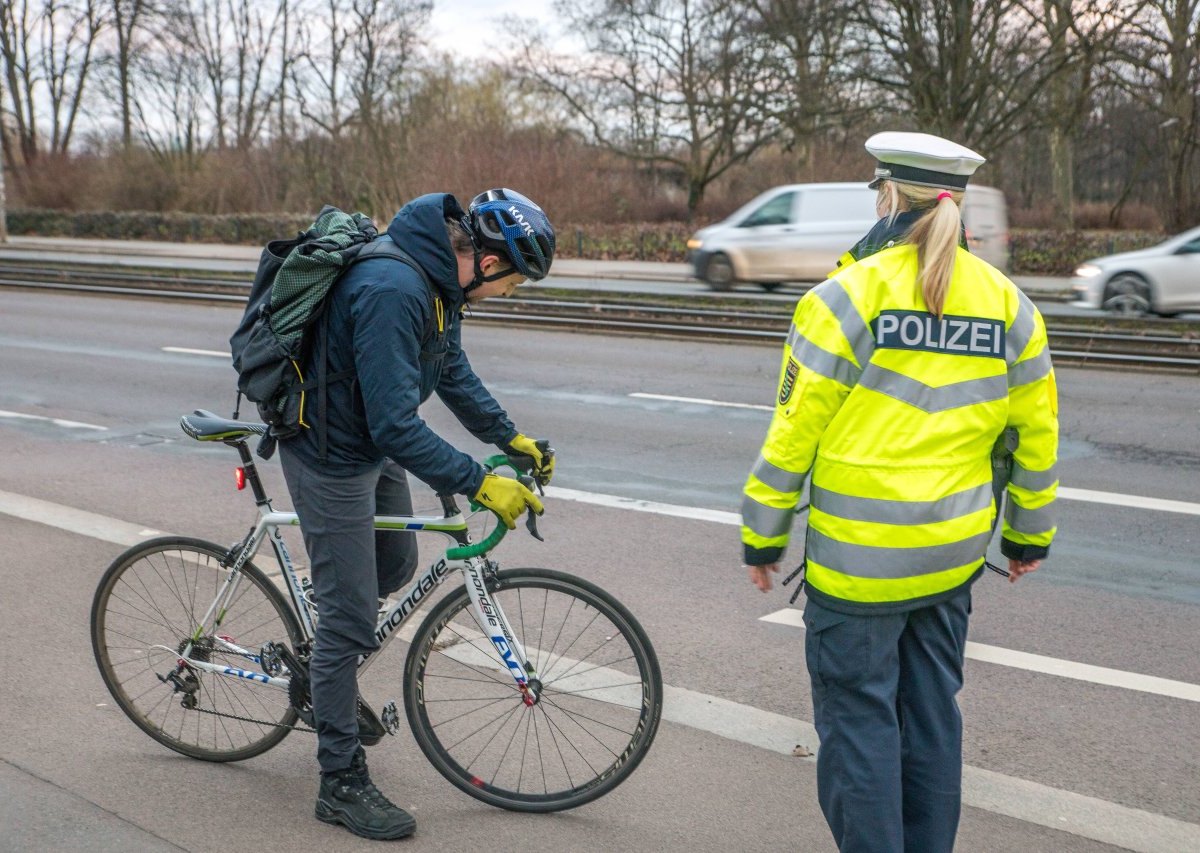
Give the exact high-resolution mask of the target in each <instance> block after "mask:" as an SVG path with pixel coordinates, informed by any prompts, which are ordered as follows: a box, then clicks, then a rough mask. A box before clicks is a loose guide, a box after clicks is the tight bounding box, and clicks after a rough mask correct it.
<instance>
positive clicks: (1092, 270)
mask: <svg viewBox="0 0 1200 853" xmlns="http://www.w3.org/2000/svg"><path fill="white" fill-rule="evenodd" d="M1100 272H1101V270H1100V267H1098V266H1096V265H1095V264H1081V265H1080V266H1078V267H1076V268H1075V275H1077V276H1078V277H1079V278H1091V277H1092V276H1096V275H1100Z"/></svg>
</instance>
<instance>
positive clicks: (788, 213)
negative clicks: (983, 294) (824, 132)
mask: <svg viewBox="0 0 1200 853" xmlns="http://www.w3.org/2000/svg"><path fill="white" fill-rule="evenodd" d="M875 196H876V192H875V190H872V189H868V188H867V185H866V184H865V183H840V184H788V185H786V186H782V187H775V188H774V189H771V190H767V191H766V192H765V193H763V194H762V195H760V196H758V197H757V198H755V199H754V200H753V201H751V202H750V203H749V204H746V205H744V206H742V207H741V208H739V209H738V210H737V211H735V212H734V213H733V215H731V216H730V217H729V218H727V219H725V220H723V221H721V222H718V223H716V224H714V225H710V226H708V227H707V228H702V229H700V230H699V231H697V232H696V234H695V235H694V236H693V237H692V239H690V240H688V250H689V259H690V260H691V262H692V266H693V269H694V271H695V275H696V277H697V278H699V279H701V280H702V281H704V282H706V283H707V284H708V286H709V287H711V288H712V289H713V290H729V289H730V288H731V287H733V286H734V285H736V284H739V283H742V282H752V283H755V284H758V285H759V286H761V287H762V288H763V289H765V290H774V289H775V288H776V287H778V286H779V285H780V284H782V283H783V282H785V281H822V280H824V279H825V277H826V276H827V275H828V274H829V273H830V272H831V271H832V270H833V269H834V268H835V267H837V261H838V258H840V257H841V256H842V255H843V254H844V253H845V252H846V251H847V250H848V249H849V248H850V247H851V246H853V245H854V244H855V243H857V242H858V241H859V239H860V238H862V237H863V235H865V234H866V233H867V232H868V231H869V230H871V227H872V226H873V225H874V224H875V223H876V221H878V217H877V216H876V215H875ZM963 221H964V224H965V225H966V229H967V245H968V247H969V248H970V250H971V252H972V253H974V254H976V255H978V256H979V257H981V258H983V260H985V261H987V262H988V263H990V264H991V265H992V266H994V267H996V268H998V269H1000V270H1001V271H1004V272H1007V271H1008V211H1007V208H1006V206H1005V203H1004V194H1003V193H1002V192H1000V191H999V190H996V189H992V188H991V187H978V186H974V185H968V186H967V192H966V194H965V195H964V197H963Z"/></svg>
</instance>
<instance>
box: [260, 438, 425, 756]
mask: <svg viewBox="0 0 1200 853" xmlns="http://www.w3.org/2000/svg"><path fill="white" fill-rule="evenodd" d="M279 458H280V462H281V463H282V466H283V476H284V478H285V479H286V480H287V485H288V491H289V492H290V493H291V496H292V504H293V506H294V507H295V509H296V513H297V514H298V515H299V516H300V529H301V531H302V533H303V534H304V547H305V549H306V550H307V551H308V559H309V565H310V567H311V570H312V584H313V592H314V593H315V595H316V599H317V629H316V637H315V639H314V643H313V654H312V661H311V663H310V664H309V678H310V680H311V684H312V703H313V715H314V716H315V717H316V723H317V726H316V728H317V761H318V763H319V764H320V765H321V770H322V771H323V772H326V773H328V772H331V771H334V770H341V769H343V768H346V767H349V766H350V760H351V759H352V758H353V757H354V753H355V750H357V749H358V713H357V708H358V678H357V670H358V658H359V655H364V654H367V653H369V652H373V651H375V650H376V649H377V648H379V643H378V642H377V641H376V639H375V623H376V620H377V618H378V612H379V602H378V599H379V597H380V596H384V595H387V594H389V593H391V592H394V591H396V590H397V589H399V588H400V587H401V586H402V585H403V584H404V583H405V582H406V581H407V580H408V579H409V578H410V577H412V574H413V572H414V570H415V569H416V565H417V545H416V534H413V533H398V532H394V531H376V530H375V528H374V516H375V515H411V514H412V497H411V496H410V494H409V490H408V479H407V477H406V476H405V473H404V470H403V469H402V468H401V467H400V466H399V465H396V464H395V463H394V462H391V461H386V462H384V463H383V464H382V465H381V466H380V467H379V468H377V469H373V470H371V471H369V472H367V473H365V474H357V475H354V476H351V477H331V476H329V475H328V474H325V473H324V472H322V471H320V470H319V469H317V468H312V467H309V466H308V465H305V464H304V463H303V462H302V461H301V460H299V459H298V458H296V456H295V455H294V454H293V453H292V452H291V451H289V450H288V446H287V443H286V442H284V443H281V444H280V446H279Z"/></svg>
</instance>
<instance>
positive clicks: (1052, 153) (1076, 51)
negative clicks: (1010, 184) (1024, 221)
mask: <svg viewBox="0 0 1200 853" xmlns="http://www.w3.org/2000/svg"><path fill="white" fill-rule="evenodd" d="M1144 2H1145V0H1083V2H1080V0H1037V4H1036V5H1029V6H1027V7H1026V13H1027V14H1028V15H1029V18H1030V19H1031V21H1033V22H1034V24H1035V26H1036V27H1037V28H1038V31H1040V32H1041V33H1042V35H1043V38H1044V43H1045V56H1046V60H1047V62H1046V64H1047V66H1048V67H1049V68H1057V69H1059V70H1058V71H1057V72H1056V73H1053V74H1051V75H1050V76H1049V77H1048V78H1047V79H1046V81H1045V88H1044V91H1043V97H1042V108H1043V120H1042V123H1043V124H1044V126H1045V127H1046V128H1047V131H1048V140H1049V149H1050V150H1049V160H1050V190H1051V192H1050V197H1051V199H1052V202H1053V205H1054V218H1055V220H1056V221H1057V222H1058V223H1059V225H1060V226H1061V227H1063V228H1066V229H1069V228H1073V227H1074V224H1075V219H1074V200H1075V180H1074V156H1073V155H1074V150H1075V138H1076V134H1077V133H1078V130H1079V127H1080V125H1081V123H1082V122H1083V120H1084V119H1085V117H1086V116H1087V114H1088V112H1089V111H1090V110H1091V109H1092V108H1093V107H1094V105H1095V93H1096V86H1097V85H1098V76H1099V72H1100V71H1101V70H1102V69H1103V68H1104V67H1105V66H1107V65H1108V64H1109V63H1110V62H1111V61H1112V59H1113V57H1114V51H1115V48H1116V44H1117V40H1118V38H1119V36H1120V34H1121V33H1123V32H1124V31H1125V30H1126V28H1127V27H1128V26H1129V25H1130V24H1131V22H1132V21H1134V20H1135V19H1136V18H1137V16H1138V15H1139V13H1140V10H1141V8H1142V6H1143V5H1144Z"/></svg>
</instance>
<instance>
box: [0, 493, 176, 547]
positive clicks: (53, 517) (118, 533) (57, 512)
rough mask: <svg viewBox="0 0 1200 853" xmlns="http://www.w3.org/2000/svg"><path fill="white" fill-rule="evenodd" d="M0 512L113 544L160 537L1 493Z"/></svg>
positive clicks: (121, 523)
mask: <svg viewBox="0 0 1200 853" xmlns="http://www.w3.org/2000/svg"><path fill="white" fill-rule="evenodd" d="M0 513H4V514H5V515H11V516H13V517H15V518H22V519H25V520H26V521H36V522H38V523H39V524H45V525H49V526H50V527H57V528H59V529H61V530H67V531H70V532H71V533H78V534H79V535H80V536H90V537H92V538H93V539H101V540H103V541H105V542H112V543H114V544H117V545H136V544H138V543H139V542H143V541H145V540H147V539H153V538H154V537H155V536H162V535H163V533H162V531H161V530H154V529H152V528H148V527H142V526H141V525H138V524H129V523H128V522H125V521H118V520H117V519H115V518H109V517H107V516H104V515H97V514H96V513H94V512H87V511H85V510H82V509H75V508H73V507H69V506H63V505H62V504H56V503H50V502H49V501H43V500H38V499H37V498H30V497H26V496H25V495H17V494H13V493H12V492H5V491H0Z"/></svg>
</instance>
